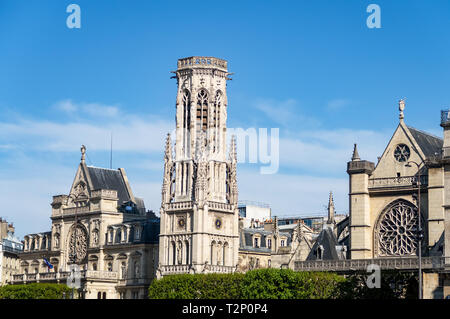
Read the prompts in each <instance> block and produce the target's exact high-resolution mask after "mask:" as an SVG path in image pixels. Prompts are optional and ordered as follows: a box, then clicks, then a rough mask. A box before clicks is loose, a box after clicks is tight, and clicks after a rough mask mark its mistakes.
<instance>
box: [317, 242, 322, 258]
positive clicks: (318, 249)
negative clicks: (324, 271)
mask: <svg viewBox="0 0 450 319" xmlns="http://www.w3.org/2000/svg"><path fill="white" fill-rule="evenodd" d="M316 254H317V259H318V260H322V259H323V246H322V245H320V246H319V247H317V251H316Z"/></svg>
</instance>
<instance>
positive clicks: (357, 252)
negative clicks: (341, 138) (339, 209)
mask: <svg viewBox="0 0 450 319" xmlns="http://www.w3.org/2000/svg"><path fill="white" fill-rule="evenodd" d="M373 170H374V163H372V162H369V161H362V160H361V159H360V158H359V154H358V148H357V145H356V144H355V146H354V149H353V156H352V160H351V161H350V162H348V163H347V173H348V174H349V175H350V185H349V201H350V202H349V208H350V216H349V217H350V256H351V259H365V258H372V253H371V251H372V236H371V235H372V231H371V227H370V225H371V223H370V214H369V212H370V197H369V189H368V186H369V176H370V175H371V174H372V172H373Z"/></svg>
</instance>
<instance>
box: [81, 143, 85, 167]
mask: <svg viewBox="0 0 450 319" xmlns="http://www.w3.org/2000/svg"><path fill="white" fill-rule="evenodd" d="M85 156H86V146H84V145H81V163H84V162H85Z"/></svg>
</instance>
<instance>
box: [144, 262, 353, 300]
mask: <svg viewBox="0 0 450 319" xmlns="http://www.w3.org/2000/svg"><path fill="white" fill-rule="evenodd" d="M345 281H346V280H345V278H344V277H342V276H338V275H336V274H333V273H321V272H295V271H293V270H290V269H274V268H269V269H258V270H252V271H248V272H247V273H245V274H241V273H233V274H196V275H192V274H183V275H170V276H165V277H163V278H162V279H160V280H154V281H153V282H152V284H151V285H150V287H149V291H148V292H149V293H148V297H149V298H150V299H316V298H339V297H340V287H341V285H342V283H344V282H345Z"/></svg>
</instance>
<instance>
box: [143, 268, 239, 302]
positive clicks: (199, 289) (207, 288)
mask: <svg viewBox="0 0 450 319" xmlns="http://www.w3.org/2000/svg"><path fill="white" fill-rule="evenodd" d="M243 276H244V275H243V274H239V273H234V274H197V275H190V274H183V275H171V276H165V277H163V278H162V279H160V280H154V281H153V282H152V284H151V285H150V287H149V291H148V297H149V298H150V299H237V298H240V289H239V285H240V282H241V280H242V277H243Z"/></svg>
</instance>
